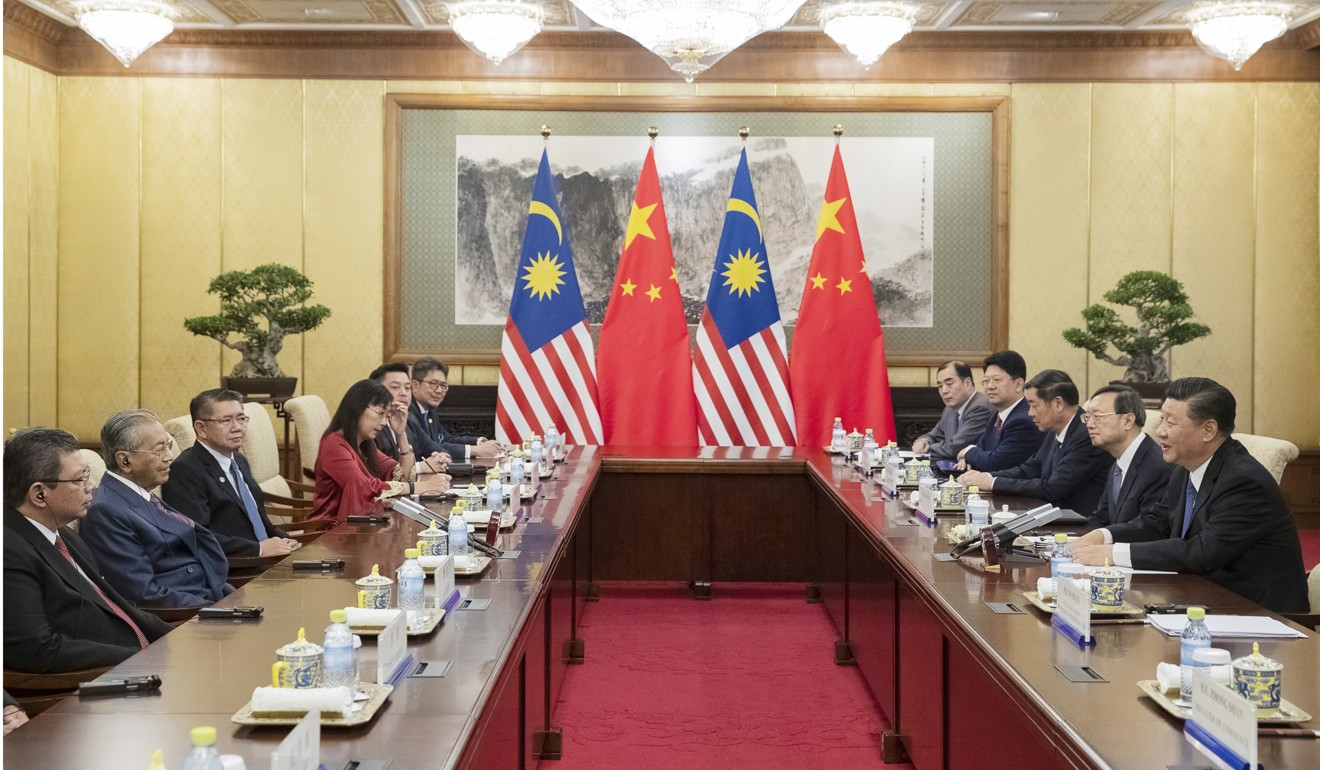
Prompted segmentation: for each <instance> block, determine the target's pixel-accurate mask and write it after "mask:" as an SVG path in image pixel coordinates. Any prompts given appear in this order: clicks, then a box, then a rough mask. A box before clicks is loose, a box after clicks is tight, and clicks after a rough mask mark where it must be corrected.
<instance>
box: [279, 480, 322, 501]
mask: <svg viewBox="0 0 1320 770" xmlns="http://www.w3.org/2000/svg"><path fill="white" fill-rule="evenodd" d="M284 483H286V484H288V485H289V489H291V490H293V491H294V492H295V493H297V494H298V496H299V497H309V496H311V495H314V494H316V486H315V485H314V484H304V483H303V482H301V481H294V480H293V479H285V480H284Z"/></svg>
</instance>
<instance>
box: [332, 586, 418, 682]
mask: <svg viewBox="0 0 1320 770" xmlns="http://www.w3.org/2000/svg"><path fill="white" fill-rule="evenodd" d="M399 576H400V577H402V576H403V570H399ZM321 649H322V654H323V655H324V656H325V657H324V658H323V659H322V662H321V675H322V677H323V678H324V679H325V686H326V687H347V688H349V689H350V690H352V691H353V692H357V688H358V662H357V651H355V650H354V649H353V631H352V630H351V629H349V627H348V613H347V612H345V611H343V610H330V625H329V626H327V627H326V629H325V646H324V647H322V648H321Z"/></svg>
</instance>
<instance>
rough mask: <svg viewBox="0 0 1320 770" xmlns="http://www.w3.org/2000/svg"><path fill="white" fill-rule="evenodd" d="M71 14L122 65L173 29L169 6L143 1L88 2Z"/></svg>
mask: <svg viewBox="0 0 1320 770" xmlns="http://www.w3.org/2000/svg"><path fill="white" fill-rule="evenodd" d="M74 15H75V17H76V18H77V19H78V26H79V27H82V29H83V31H84V32H86V33H87V34H88V35H91V36H92V39H93V40H95V41H96V42H98V43H100V44H101V45H103V46H105V48H106V50H107V51H109V52H110V53H112V54H114V57H115V58H116V59H118V60H119V62H120V63H121V64H123V65H124V66H125V67H127V66H128V65H130V64H132V63H133V60H134V59H136V58H137V57H139V56H141V55H142V53H143V52H144V51H146V50H147V49H148V48H150V47H152V46H153V45H155V44H157V43H159V42H160V41H161V40H162V39H164V37H165V36H166V35H168V34H170V33H171V32H173V31H174V22H172V21H170V18H169V9H168V8H166V7H165V6H164V5H161V4H159V3H153V2H148V1H146V0H144V1H143V2H106V3H95V4H88V5H85V6H81V7H79V9H78V10H77V11H75V14H74Z"/></svg>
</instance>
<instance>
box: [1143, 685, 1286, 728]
mask: <svg viewBox="0 0 1320 770" xmlns="http://www.w3.org/2000/svg"><path fill="white" fill-rule="evenodd" d="M1137 687H1140V688H1141V691H1142V692H1144V693H1146V695H1147V696H1148V697H1149V698H1150V699H1151V700H1153V701H1155V702H1156V703H1157V704H1159V707H1160V708H1162V709H1164V710H1165V711H1167V712H1169V713H1170V714H1172V715H1173V716H1175V717H1177V718H1178V719H1184V720H1185V719H1191V718H1192V710H1191V709H1190V708H1188V707H1186V706H1179V705H1178V704H1177V703H1174V702H1173V699H1172V698H1170V697H1169V696H1168V695H1167V694H1165V692H1164V690H1161V689H1160V683H1159V681H1158V680H1156V679H1143V680H1141V681H1140V682H1137ZM1256 721H1257V722H1259V723H1260V725H1261V726H1262V727H1269V726H1270V725H1290V724H1296V723H1299V722H1310V721H1311V715H1310V714H1308V713H1306V712H1305V711H1302V710H1301V709H1300V708H1298V707H1297V706H1295V705H1293V704H1292V703H1290V702H1289V701H1286V700H1282V699H1281V700H1280V701H1279V713H1277V714H1274V715H1272V716H1267V717H1266V716H1260V715H1257V716H1256Z"/></svg>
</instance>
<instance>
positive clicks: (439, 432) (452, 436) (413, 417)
mask: <svg viewBox="0 0 1320 770" xmlns="http://www.w3.org/2000/svg"><path fill="white" fill-rule="evenodd" d="M448 394H449V366H448V365H447V364H445V363H443V362H441V361H437V360H435V359H434V358H419V359H417V360H416V361H415V362H413V367H412V398H413V406H412V408H410V409H409V410H408V422H409V424H411V425H412V426H413V428H414V429H415V430H416V432H417V434H418V435H419V436H426V437H427V438H429V439H430V440H431V441H433V442H435V444H436V445H437V447H438V448H439V450H440V451H441V452H444V453H445V454H447V455H449V456H450V457H452V458H454V459H455V460H458V461H460V462H466V461H468V460H471V459H472V458H474V457H484V458H490V457H496V456H498V455H499V454H500V453H501V452H503V451H504V447H503V446H501V445H500V443H499V442H498V441H495V440H494V439H489V438H486V437H484V436H468V435H463V434H458V433H453V432H451V431H450V430H449V429H448V428H447V427H446V426H445V424H444V423H443V422H441V421H440V415H439V414H437V413H436V410H437V409H439V408H440V402H441V401H444V400H445V396H446V395H448Z"/></svg>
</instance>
